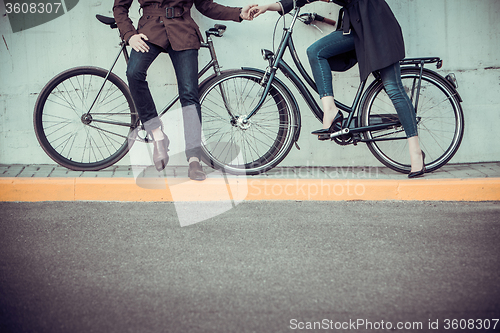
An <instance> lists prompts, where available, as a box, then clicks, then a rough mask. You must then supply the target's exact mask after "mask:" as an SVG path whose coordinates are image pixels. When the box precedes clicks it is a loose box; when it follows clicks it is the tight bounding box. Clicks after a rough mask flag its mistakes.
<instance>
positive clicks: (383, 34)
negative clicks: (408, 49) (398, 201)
mask: <svg viewBox="0 0 500 333" xmlns="http://www.w3.org/2000/svg"><path fill="white" fill-rule="evenodd" d="M313 1H317V0H297V2H296V3H297V5H298V6H300V7H301V6H304V5H305V4H307V3H310V2H313ZM321 1H325V2H333V3H336V4H338V5H340V6H343V12H344V16H343V20H342V22H343V23H342V27H339V29H337V31H334V32H332V33H331V34H329V35H327V36H325V37H323V38H321V39H319V40H317V41H316V42H315V43H313V44H312V45H311V46H309V48H308V49H307V56H308V58H309V63H310V65H311V70H312V73H313V76H314V80H315V82H316V86H317V87H318V92H319V95H320V98H321V103H322V106H323V112H324V116H323V128H322V129H320V130H317V131H314V132H312V134H316V135H319V134H325V133H331V132H333V131H334V128H333V124H332V122H333V119H334V118H335V116H336V115H337V113H338V112H339V111H338V109H337V107H336V105H335V102H334V99H333V86H332V74H331V71H332V70H335V71H344V70H347V69H349V68H350V67H352V66H354V65H355V64H356V62H358V63H359V73H360V78H361V80H365V79H366V78H367V77H368V75H370V73H372V72H374V71H378V72H379V73H380V75H381V77H382V81H383V83H384V87H385V90H386V91H387V94H388V95H389V97H390V99H391V100H392V102H393V104H394V107H395V108H396V111H397V113H398V116H399V119H400V121H401V124H402V125H403V127H404V130H405V132H406V137H407V139H408V145H409V150H410V158H411V171H410V174H409V175H408V177H409V178H414V177H418V176H422V175H423V174H424V172H425V165H424V158H425V154H424V153H423V152H422V150H421V149H420V144H419V141H418V132H417V120H416V114H415V109H414V107H413V104H412V103H411V101H410V99H409V98H408V95H407V94H406V92H405V90H404V88H403V84H402V82H401V68H400V66H399V61H400V60H401V59H403V58H404V57H405V48H404V41H403V33H402V31H401V27H400V25H399V23H398V21H397V20H396V17H395V16H394V14H393V13H392V11H391V9H390V7H389V5H388V4H387V3H386V2H385V0H321ZM292 9H293V0H281V1H280V2H276V3H272V4H268V5H260V6H257V7H254V8H252V10H251V15H252V16H253V17H254V18H255V17H257V16H259V15H260V14H263V13H265V12H266V11H268V10H271V11H277V12H279V13H280V14H281V15H284V14H286V13H288V12H289V11H291V10H292Z"/></svg>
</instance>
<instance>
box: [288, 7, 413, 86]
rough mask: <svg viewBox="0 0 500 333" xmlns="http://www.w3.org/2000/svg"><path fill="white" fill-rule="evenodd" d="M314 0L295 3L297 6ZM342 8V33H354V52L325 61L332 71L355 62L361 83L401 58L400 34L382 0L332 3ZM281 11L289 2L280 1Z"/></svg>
mask: <svg viewBox="0 0 500 333" xmlns="http://www.w3.org/2000/svg"><path fill="white" fill-rule="evenodd" d="M313 1H316V0H309V1H308V0H299V1H297V2H298V3H299V4H300V5H304V4H306V3H307V2H313ZM332 1H333V2H334V3H336V4H338V5H340V6H343V9H342V10H343V12H344V17H343V26H342V27H339V29H342V30H344V33H348V32H349V30H350V31H351V32H350V33H352V34H354V44H355V52H348V53H346V54H342V55H339V56H335V57H332V58H330V59H328V62H329V63H330V67H331V68H332V70H333V71H345V70H347V69H349V68H351V67H352V66H354V65H355V64H356V60H357V62H359V74H360V77H361V80H364V79H366V78H367V77H368V75H370V73H371V72H373V71H376V70H379V69H382V68H385V67H387V66H389V65H392V64H394V63H396V62H398V61H399V60H401V59H403V58H404V57H405V47H404V41H403V33H402V31H401V27H400V26H399V23H398V21H397V20H396V17H395V16H394V14H393V13H392V11H391V9H390V8H389V5H388V4H387V3H386V2H385V0H332ZM281 5H282V7H283V10H284V12H285V13H286V12H288V11H290V10H292V9H293V8H292V7H293V0H282V1H281Z"/></svg>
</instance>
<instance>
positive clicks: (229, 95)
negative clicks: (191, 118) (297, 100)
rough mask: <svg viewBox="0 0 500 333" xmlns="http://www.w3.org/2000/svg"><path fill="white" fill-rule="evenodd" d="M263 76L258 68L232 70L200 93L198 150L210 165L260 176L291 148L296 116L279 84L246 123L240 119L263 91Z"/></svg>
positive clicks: (250, 109) (250, 108)
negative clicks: (200, 139) (200, 146)
mask: <svg viewBox="0 0 500 333" xmlns="http://www.w3.org/2000/svg"><path fill="white" fill-rule="evenodd" d="M261 79H262V74H260V73H256V72H251V71H240V72H232V73H228V74H225V75H223V76H220V77H219V78H217V79H216V80H214V81H213V82H212V83H211V84H208V85H207V87H206V89H205V90H204V91H202V93H201V97H200V102H201V108H202V132H203V135H202V136H203V138H202V150H203V155H204V159H205V160H206V161H205V162H207V163H209V164H210V165H211V166H212V167H214V168H217V169H219V168H222V169H224V171H227V172H229V173H233V174H250V175H253V174H259V173H262V172H265V171H267V170H270V169H272V168H273V167H275V166H276V165H277V164H279V163H280V162H281V161H282V160H283V159H284V158H285V157H286V155H287V154H288V152H289V151H290V149H291V146H292V144H293V140H294V136H295V131H296V127H297V125H296V123H297V119H296V118H297V115H296V110H295V108H294V106H293V103H292V99H291V98H290V97H289V95H288V93H287V92H286V90H285V89H284V88H283V87H281V86H280V85H278V84H277V83H273V85H272V86H271V89H270V91H269V93H268V94H267V96H266V98H265V100H264V104H263V105H262V107H261V108H260V109H259V110H258V112H257V113H256V114H255V115H254V116H252V117H251V118H250V120H249V123H248V124H244V123H243V119H244V117H246V115H248V114H249V113H250V112H251V111H252V110H253V108H254V107H255V106H256V105H257V103H258V101H259V99H260V96H261V94H262V93H263V91H264V88H265V87H263V86H261V85H260V82H261ZM228 110H229V112H228Z"/></svg>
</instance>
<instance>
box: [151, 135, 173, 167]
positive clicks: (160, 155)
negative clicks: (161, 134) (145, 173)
mask: <svg viewBox="0 0 500 333" xmlns="http://www.w3.org/2000/svg"><path fill="white" fill-rule="evenodd" d="M169 144H170V140H168V138H167V136H165V138H164V139H163V140H160V141H153V146H154V150H153V162H154V163H155V168H156V170H158V171H162V170H163V169H165V167H166V166H167V164H168V159H169V157H168V150H169V149H168V146H169Z"/></svg>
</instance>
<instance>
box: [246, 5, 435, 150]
mask: <svg viewBox="0 0 500 333" xmlns="http://www.w3.org/2000/svg"><path fill="white" fill-rule="evenodd" d="M294 10H295V12H294V13H293V18H292V22H291V23H290V26H289V27H288V28H285V29H284V30H285V34H284V35H283V37H282V39H281V42H280V45H279V48H278V51H277V54H276V55H275V54H273V53H272V52H271V51H269V50H263V53H265V54H266V55H265V59H267V60H269V62H270V66H269V67H268V68H267V70H266V72H265V76H264V79H263V80H265V82H263V84H266V87H265V91H264V93H263V95H262V96H266V95H267V93H268V92H269V89H270V87H271V83H272V81H273V80H274V79H275V76H276V72H277V71H278V70H280V71H281V72H282V73H283V74H284V75H285V76H286V77H287V78H288V79H289V80H290V81H291V82H292V83H293V85H294V86H295V88H296V89H297V90H298V91H299V93H300V94H301V95H302V97H303V98H304V100H305V101H306V103H307V105H308V106H309V108H310V110H311V112H312V113H313V114H314V115H315V116H316V118H317V119H318V120H319V121H322V115H323V111H322V110H321V108H320V107H319V105H318V103H317V102H316V100H315V98H314V97H313V96H312V94H311V92H310V90H309V89H308V88H307V86H306V85H305V84H304V82H303V81H302V80H301V78H300V77H299V75H297V73H295V71H294V70H293V69H292V68H291V67H290V66H289V65H288V64H287V63H286V61H285V60H283V55H284V53H285V50H286V49H288V50H289V51H290V55H291V57H292V61H293V62H294V64H295V66H296V68H297V70H298V72H299V73H300V75H301V76H302V78H303V79H304V81H306V82H307V84H308V85H309V86H310V87H311V88H312V89H313V90H314V91H315V92H316V93H317V92H318V89H317V87H316V84H315V83H314V81H313V79H312V78H311V77H310V75H309V74H308V73H307V72H306V70H305V69H304V66H303V65H302V63H301V61H300V59H299V57H298V54H297V51H296V49H295V46H294V43H293V39H292V33H293V27H294V25H295V23H296V21H297V19H298V17H299V12H300V8H298V7H296V8H295V9H294ZM435 62H437V63H438V68H440V67H441V65H442V61H441V60H440V59H439V58H436V57H430V58H414V59H404V60H402V61H401V64H402V65H415V66H417V67H419V68H420V78H419V80H418V82H417V83H414V85H413V88H412V91H411V97H410V98H413V96H415V111H417V109H418V97H419V94H420V86H421V80H422V74H423V70H424V64H425V63H435ZM377 80H378V78H377ZM366 82H367V80H366V79H365V80H364V81H362V82H361V83H360V85H359V87H358V90H357V92H356V95H355V97H354V100H353V103H352V105H351V106H350V107H349V106H347V105H345V104H343V103H341V102H339V101H337V100H335V105H336V106H337V107H338V108H339V109H340V110H342V111H345V112H347V113H348V114H349V116H348V118H347V121H346V122H345V125H344V126H343V128H342V130H340V131H337V132H335V133H332V134H331V135H330V138H332V139H333V138H335V137H338V136H341V135H346V134H350V133H351V134H356V133H361V132H366V131H376V130H382V129H387V128H390V127H396V126H401V123H400V122H399V121H394V122H386V123H383V124H377V125H370V126H364V127H358V125H355V126H351V124H352V121H353V119H354V114H355V113H356V111H357V112H358V114H359V106H360V105H361V101H362V100H363V92H364V91H365V86H366ZM263 102H264V98H263V97H262V98H261V100H260V101H259V102H258V103H257V105H256V107H255V108H254V109H253V110H252V111H251V112H250V113H249V114H248V115H247V117H246V119H245V120H246V121H248V120H249V119H250V118H251V117H252V116H253V115H254V114H255V113H257V112H258V110H259V109H260V107H261V106H262V104H263ZM400 139H406V136H402V137H400V138H399V137H398V138H390V139H385V138H378V139H371V140H364V139H363V140H361V139H358V140H356V141H354V143H356V142H359V141H361V142H367V141H385V140H400Z"/></svg>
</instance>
